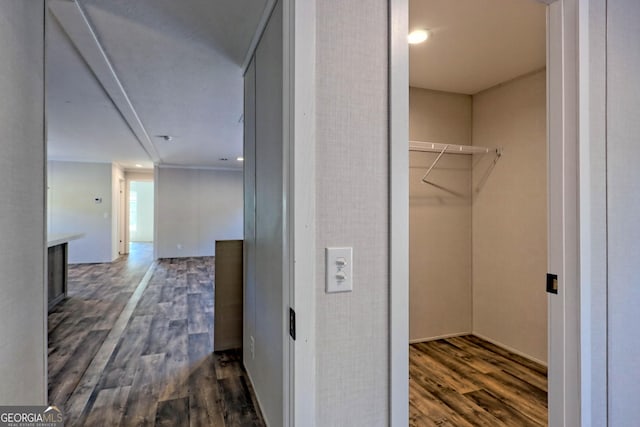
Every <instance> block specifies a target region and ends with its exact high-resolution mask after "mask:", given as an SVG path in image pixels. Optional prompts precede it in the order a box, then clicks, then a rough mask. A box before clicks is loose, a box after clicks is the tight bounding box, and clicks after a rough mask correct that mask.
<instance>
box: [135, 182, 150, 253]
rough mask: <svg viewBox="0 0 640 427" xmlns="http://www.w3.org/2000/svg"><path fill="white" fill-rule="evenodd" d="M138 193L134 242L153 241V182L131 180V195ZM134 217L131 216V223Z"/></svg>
mask: <svg viewBox="0 0 640 427" xmlns="http://www.w3.org/2000/svg"><path fill="white" fill-rule="evenodd" d="M134 191H135V193H136V198H137V200H136V206H137V208H136V211H135V212H134V215H135V222H136V230H135V231H132V232H131V236H130V240H131V241H132V242H152V241H153V194H154V189H153V182H149V181H131V183H130V187H129V196H131V193H132V192H134ZM131 222H132V218H131V216H130V217H129V224H131Z"/></svg>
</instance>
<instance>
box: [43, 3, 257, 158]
mask: <svg viewBox="0 0 640 427" xmlns="http://www.w3.org/2000/svg"><path fill="white" fill-rule="evenodd" d="M55 1H56V2H58V3H60V2H64V1H65V0H55ZM80 5H81V8H80V9H81V10H82V11H83V13H84V17H85V18H86V21H87V22H88V23H89V26H90V27H91V29H92V30H93V31H94V32H95V37H96V38H97V40H98V41H99V44H100V45H101V47H102V49H103V50H104V54H105V55H106V57H107V58H108V61H109V63H110V65H111V66H112V67H113V71H114V72H115V75H116V76H117V79H118V80H119V82H120V83H121V85H122V88H123V89H124V91H125V92H126V95H127V96H128V99H129V100H130V103H131V105H132V106H133V109H134V110H135V112H136V113H137V117H138V118H139V120H140V122H141V123H142V125H143V127H144V129H145V130H146V133H147V134H148V136H149V139H150V140H151V143H152V144H153V151H155V152H157V155H158V157H159V163H161V164H169V165H182V166H206V167H241V163H239V162H236V160H235V158H236V157H237V156H239V155H241V154H242V123H240V117H241V114H242V101H243V96H242V91H243V84H242V74H241V73H242V70H241V63H242V61H243V59H244V56H245V55H246V52H247V50H248V48H249V45H250V42H251V39H252V37H253V35H254V33H255V31H256V28H257V26H258V22H259V20H260V17H261V15H262V13H263V10H264V8H265V5H266V0H180V1H176V0H136V1H131V0H82V1H80ZM78 16H82V14H78ZM51 21H55V18H54V19H52V20H51ZM61 22H62V27H64V30H65V32H63V31H62V28H61V26H60V25H58V23H57V22H53V24H52V25H49V26H48V35H47V37H48V40H47V42H48V49H49V51H48V55H49V60H48V63H47V67H48V68H47V78H48V82H47V86H48V98H47V102H48V111H49V113H48V121H49V157H50V158H57V159H70V160H90V161H116V162H118V163H121V164H123V165H125V166H127V167H130V166H131V165H132V164H135V163H143V162H145V166H151V164H152V163H151V159H150V157H149V156H148V155H147V154H146V153H145V150H144V149H143V148H142V145H141V143H140V141H139V140H138V139H136V136H134V133H132V132H131V130H130V128H129V126H128V125H127V122H126V121H125V120H124V119H123V118H122V116H121V114H120V113H119V111H118V109H117V108H116V105H117V104H118V103H117V102H116V103H115V104H114V103H113V102H111V98H110V97H109V95H107V92H105V90H103V89H102V85H101V84H100V83H98V82H99V81H101V80H102V79H103V77H102V76H101V75H100V73H99V72H96V73H95V74H94V72H95V71H96V70H95V69H94V68H91V67H90V66H88V64H91V61H84V62H83V60H82V57H83V56H84V57H85V59H86V57H87V51H86V49H84V50H83V49H79V50H78V49H76V48H75V47H74V42H76V40H74V38H73V37H71V36H69V37H67V34H69V35H72V34H74V31H72V30H73V29H74V28H71V27H76V26H77V28H80V27H82V26H86V23H85V22H84V21H83V20H82V19H75V20H74V19H73V18H72V19H65V20H64V21H61ZM77 28H75V29H77ZM85 32H86V29H85ZM65 33H66V34H65ZM68 101H71V102H68ZM120 111H121V110H120ZM157 135H172V136H173V137H174V138H173V141H171V142H166V141H164V140H163V139H161V138H157V137H156V136H157ZM220 158H228V159H229V160H228V161H221V160H219V159H220Z"/></svg>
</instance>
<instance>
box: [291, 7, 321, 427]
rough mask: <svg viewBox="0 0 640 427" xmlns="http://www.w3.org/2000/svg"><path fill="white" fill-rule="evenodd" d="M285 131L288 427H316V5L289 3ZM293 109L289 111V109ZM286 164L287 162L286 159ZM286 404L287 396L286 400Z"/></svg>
mask: <svg viewBox="0 0 640 427" xmlns="http://www.w3.org/2000/svg"><path fill="white" fill-rule="evenodd" d="M283 7H284V11H283V12H284V19H283V25H284V32H283V42H284V50H283V58H284V67H283V74H284V76H283V77H284V86H283V89H284V96H283V106H284V108H285V111H284V120H285V121H284V127H283V132H284V136H285V144H286V148H285V152H288V154H289V157H288V162H285V163H284V164H285V165H286V166H285V168H286V169H288V177H289V179H288V186H287V189H286V193H285V199H286V200H288V202H287V210H288V218H289V225H288V227H289V231H290V232H289V251H288V257H287V259H286V265H285V267H286V268H285V270H283V271H285V272H286V273H285V274H289V277H290V280H289V285H290V288H289V292H288V301H287V304H285V307H287V306H289V307H291V308H293V309H294V310H295V312H296V340H295V341H294V340H293V339H291V338H290V337H289V336H288V333H286V332H285V333H286V335H287V336H286V339H288V342H289V346H288V348H287V347H285V349H284V352H285V353H287V355H288V360H289V366H286V365H285V370H287V369H288V373H289V378H288V381H289V382H288V386H289V396H288V401H289V413H288V414H287V415H288V418H289V425H290V426H304V427H313V426H315V422H316V419H315V418H316V365H315V360H316V356H315V352H316V344H315V339H316V337H315V335H316V322H315V320H316V276H315V261H316V239H315V233H316V222H315V221H316V217H315V207H316V205H315V194H316V189H315V188H316V173H315V160H316V155H315V154H316V145H315V100H316V90H315V88H316V72H315V59H316V1H315V0H309V1H304V2H300V1H295V0H284V4H283ZM287 106H289V108H287ZM285 160H287V159H285ZM285 400H287V396H285Z"/></svg>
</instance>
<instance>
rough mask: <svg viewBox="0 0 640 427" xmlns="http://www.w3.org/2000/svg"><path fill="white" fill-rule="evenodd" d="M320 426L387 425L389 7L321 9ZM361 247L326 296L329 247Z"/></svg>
mask: <svg viewBox="0 0 640 427" xmlns="http://www.w3.org/2000/svg"><path fill="white" fill-rule="evenodd" d="M316 6H317V21H316V25H317V27H316V30H317V31H316V36H317V45H316V67H317V68H316V72H317V80H316V83H317V87H316V90H317V98H316V113H317V115H316V126H317V127H316V150H317V151H316V170H317V180H316V185H317V194H316V219H317V221H316V227H317V228H316V238H317V240H316V244H317V252H316V271H317V279H316V292H317V301H316V302H317V303H316V349H317V352H316V361H317V372H316V377H317V393H316V410H317V415H316V425H317V426H353V425H354V424H356V425H362V426H369V427H375V426H386V425H388V418H389V326H388V325H389V269H388V264H389V250H388V248H389V233H388V229H389V217H388V211H389V184H388V182H389V166H388V161H389V149H388V143H389V138H388V125H387V124H388V110H387V102H388V86H387V84H388V81H387V79H388V72H387V70H388V62H387V61H388V55H387V48H388V35H387V28H388V20H387V18H388V14H387V11H388V6H389V5H388V2H387V1H383V0H366V1H363V0H323V1H318V2H317V3H316ZM343 245H344V246H351V247H353V257H354V260H353V292H351V293H340V294H325V292H324V289H325V277H324V276H325V269H324V265H325V263H324V248H325V247H328V246H343Z"/></svg>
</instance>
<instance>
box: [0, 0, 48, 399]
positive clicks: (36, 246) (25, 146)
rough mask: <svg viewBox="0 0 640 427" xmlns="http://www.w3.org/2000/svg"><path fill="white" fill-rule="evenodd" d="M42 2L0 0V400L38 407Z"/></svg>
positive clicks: (42, 368)
mask: <svg viewBox="0 0 640 427" xmlns="http://www.w3.org/2000/svg"><path fill="white" fill-rule="evenodd" d="M43 31H44V4H43V1H38V0H33V1H15V0H0V99H2V101H1V102H0V129H2V133H1V134H0V147H2V149H0V197H1V198H2V203H0V230H2V239H0V274H1V275H2V280H1V281H0V288H1V289H2V298H0V337H2V345H0V378H2V381H0V402H1V403H2V404H3V405H42V404H44V403H45V402H46V393H47V373H46V329H45V325H46V323H45V322H46V316H45V313H46V308H45V307H46V298H45V292H44V290H45V286H44V281H45V279H44V277H45V276H44V265H45V246H46V245H45V204H44V203H45V176H44V170H45V168H46V164H45V156H46V154H45V141H44V136H43V135H44V113H43V105H44V87H43V72H42V71H43V58H44V46H43Z"/></svg>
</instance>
